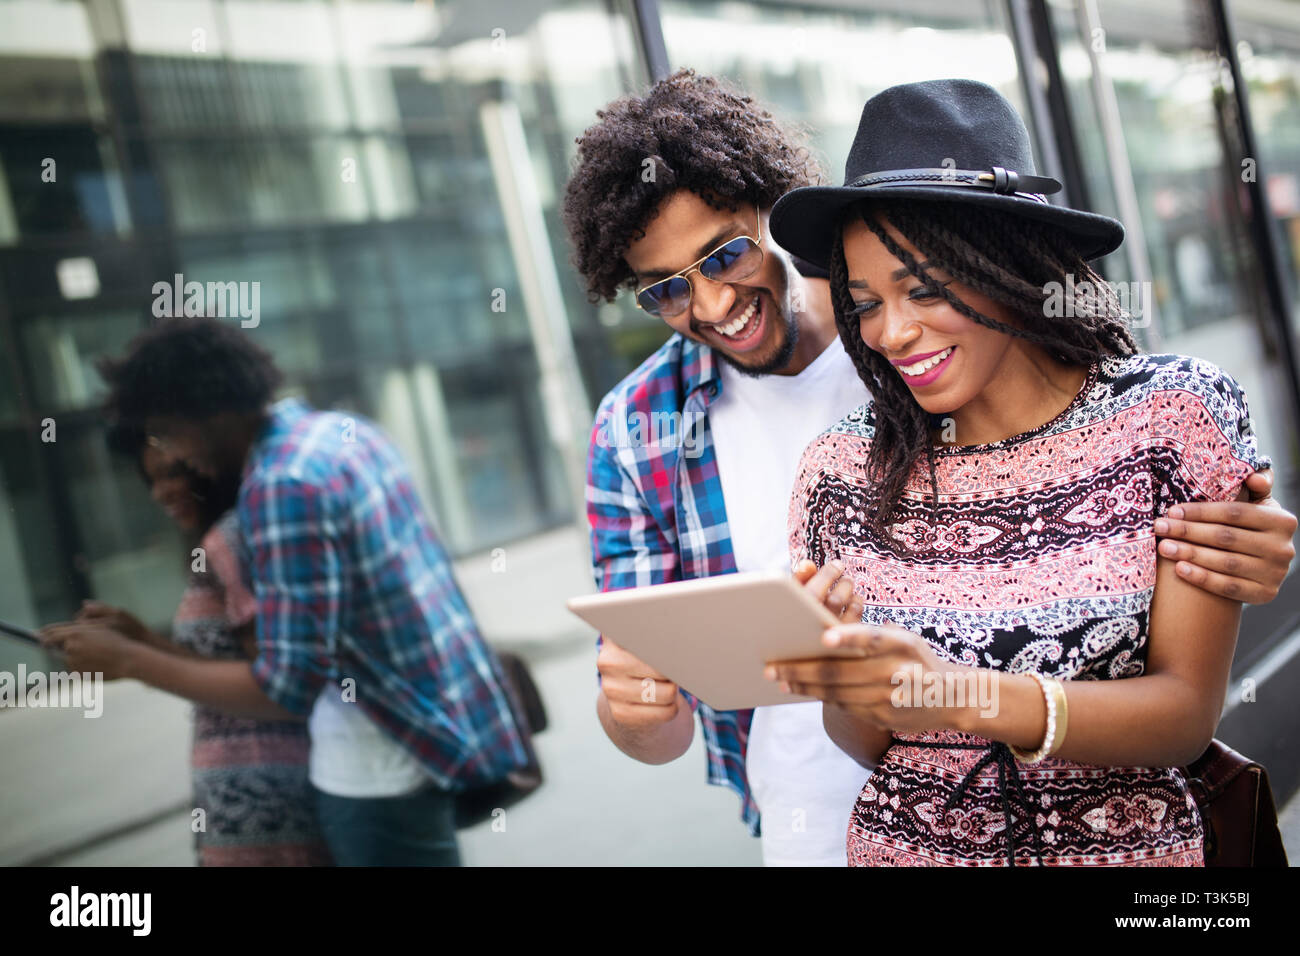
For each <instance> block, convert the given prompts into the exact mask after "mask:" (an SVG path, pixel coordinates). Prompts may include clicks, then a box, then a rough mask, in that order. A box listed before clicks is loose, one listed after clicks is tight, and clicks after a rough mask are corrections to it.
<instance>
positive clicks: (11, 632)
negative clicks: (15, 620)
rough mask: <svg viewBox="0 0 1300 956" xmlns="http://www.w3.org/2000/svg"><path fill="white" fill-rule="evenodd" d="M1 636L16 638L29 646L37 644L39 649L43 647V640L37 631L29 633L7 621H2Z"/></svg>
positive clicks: (0, 623) (0, 626)
mask: <svg viewBox="0 0 1300 956" xmlns="http://www.w3.org/2000/svg"><path fill="white" fill-rule="evenodd" d="M0 634H5V635H7V636H9V637H16V638H18V640H20V641H26V642H27V643H28V644H35V645H36V646H37V647H40V646H42V645H41V639H40V637H38V636H37V634H36V632H35V631H29V630H28V629H27V628H25V627H19V626H18V625H17V624H10V623H8V622H7V621H0Z"/></svg>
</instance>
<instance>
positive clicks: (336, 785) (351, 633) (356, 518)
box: [53, 319, 528, 865]
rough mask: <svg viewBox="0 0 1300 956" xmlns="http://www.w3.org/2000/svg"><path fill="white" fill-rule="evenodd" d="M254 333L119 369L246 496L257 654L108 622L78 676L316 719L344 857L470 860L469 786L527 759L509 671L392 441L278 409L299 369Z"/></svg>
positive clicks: (135, 407)
mask: <svg viewBox="0 0 1300 956" xmlns="http://www.w3.org/2000/svg"><path fill="white" fill-rule="evenodd" d="M249 335H250V333H247V332H243V331H241V330H240V329H238V328H236V327H234V326H233V325H227V324H224V323H221V322H218V321H216V320H213V319H179V320H174V321H169V322H165V323H163V324H161V325H158V326H155V327H154V328H152V329H150V330H149V331H148V332H145V333H144V334H143V335H141V336H140V337H139V338H138V339H137V340H136V342H135V343H134V344H133V345H132V347H131V350H130V353H129V354H128V355H127V356H126V358H125V359H123V360H122V361H121V362H120V363H118V364H117V365H116V371H115V376H114V403H113V404H114V408H115V411H116V412H117V413H118V414H119V415H120V416H121V417H123V418H125V419H127V420H129V421H131V422H134V423H138V424H139V425H140V426H142V427H143V428H144V429H145V430H146V431H147V432H148V433H149V434H150V435H152V436H155V438H157V439H158V440H159V441H160V442H161V443H162V445H163V446H164V447H165V448H166V450H167V452H168V454H169V455H171V456H174V457H175V458H176V459H178V460H180V461H183V462H184V463H186V464H187V465H188V466H189V467H191V468H193V469H194V470H195V471H197V472H198V473H199V474H202V475H205V476H207V477H209V478H211V479H213V480H215V481H219V482H223V481H229V480H231V479H232V478H233V479H234V480H235V481H236V482H238V483H239V496H238V502H237V506H236V507H237V511H238V517H239V538H240V545H241V548H242V551H243V557H244V561H243V565H244V567H245V568H246V569H247V571H246V573H247V574H248V576H249V578H250V579H251V580H250V582H249V583H250V590H251V591H252V594H253V596H254V599H255V601H256V623H257V655H256V657H255V659H254V660H253V661H251V662H249V661H243V660H203V659H198V658H183V657H178V656H177V655H171V654H165V653H162V652H160V651H158V650H156V649H154V648H152V647H149V646H147V645H145V644H141V643H138V642H135V641H131V640H129V639H125V638H121V637H118V636H116V635H115V634H114V633H113V632H111V631H106V630H104V629H97V628H95V627H93V626H92V625H68V626H67V628H63V629H60V630H59V631H58V632H57V633H56V634H55V635H54V641H53V642H55V643H58V644H60V645H61V646H62V647H63V649H64V651H65V653H66V654H67V655H68V661H69V667H71V668H73V669H76V670H90V671H103V672H105V676H106V677H109V678H112V677H126V676H129V677H134V678H136V679H138V680H143V681H145V682H146V683H149V684H152V685H153V686H155V687H159V688H161V689H163V690H167V691H170V692H171V693H174V694H178V695H180V696H182V697H186V698H189V699H190V700H193V701H196V702H198V703H200V704H205V705H207V706H210V707H214V708H218V709H221V710H224V711H226V712H229V713H233V714H237V715H246V716H254V717H267V718H278V719H285V718H298V719H301V718H307V719H308V731H309V734H310V737H311V753H310V779H311V783H312V784H313V787H314V788H315V790H316V799H317V808H318V812H319V817H320V822H321V828H322V830H323V831H324V834H325V837H326V840H327V842H328V843H329V848H330V852H331V853H332V855H333V856H334V859H335V860H336V861H337V862H338V863H340V864H342V865H349V864H362V865H364V864H373V865H448V864H451V865H454V864H456V863H458V862H459V851H458V849H457V845H456V834H455V826H454V803H453V800H454V793H455V792H456V791H459V790H463V789H466V788H470V787H476V786H480V785H486V784H489V783H495V782H497V781H499V780H501V779H503V778H504V777H505V776H506V775H507V774H508V773H510V772H511V771H513V770H516V769H520V768H523V767H524V766H526V764H527V760H528V757H527V754H526V752H525V749H524V745H523V743H522V741H521V739H520V736H519V730H518V728H517V727H516V725H515V723H514V719H513V717H512V716H511V711H510V709H509V705H508V703H507V698H506V694H505V692H504V691H503V689H502V686H501V685H502V674H501V670H500V665H499V664H498V662H497V660H496V658H495V657H494V655H493V654H492V652H491V651H490V650H489V649H488V647H487V645H486V644H485V643H484V642H483V640H482V638H481V637H480V635H479V633H478V631H477V629H476V628H475V626H474V622H473V618H472V617H471V616H470V612H469V609H468V607H467V606H466V604H465V601H464V599H463V598H462V596H461V594H460V591H459V589H458V588H457V586H456V583H455V581H454V580H453V578H452V574H451V568H450V564H449V562H448V560H447V556H446V554H445V553H444V551H443V549H442V546H441V545H440V544H439V542H438V539H437V537H436V536H435V534H434V532H433V529H432V528H431V526H430V524H429V522H428V520H427V518H426V517H425V514H424V511H423V509H422V507H421V505H420V503H419V500H418V498H417V497H416V494H415V491H414V487H413V484H412V481H411V478H410V476H409V474H408V472H407V469H406V466H405V464H404V462H403V461H402V459H401V456H400V455H399V453H398V452H397V450H396V449H395V448H394V447H393V445H392V444H391V442H389V440H388V439H387V438H386V437H385V436H384V435H383V434H381V433H380V431H379V430H378V429H377V428H376V427H375V426H374V425H372V424H371V423H370V422H368V421H366V420H365V419H363V418H361V417H359V416H350V417H345V416H343V415H340V414H337V413H334V412H317V411H313V410H311V409H310V408H308V407H307V406H306V405H304V404H303V403H302V402H299V401H297V400H292V399H286V400H284V401H281V402H277V403H274V404H272V403H271V396H272V392H273V390H274V388H275V387H276V385H277V384H278V382H279V379H280V375H279V372H278V371H277V370H276V368H275V366H274V365H273V364H272V361H271V358H270V356H269V355H268V354H267V353H266V352H264V351H263V350H262V349H260V348H258V347H257V346H256V345H254V344H253V342H252V341H251V339H250V337H249Z"/></svg>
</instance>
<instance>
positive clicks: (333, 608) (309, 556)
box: [240, 477, 344, 716]
mask: <svg viewBox="0 0 1300 956" xmlns="http://www.w3.org/2000/svg"><path fill="white" fill-rule="evenodd" d="M240 508H241V514H240V519H241V522H242V524H243V526H244V528H246V529H248V532H247V548H248V560H249V570H250V576H251V578H252V580H253V582H254V592H253V594H254V598H255V599H256V601H257V628H258V638H259V639H258V656H257V659H256V660H255V661H254V662H253V677H254V678H255V679H256V680H257V682H258V684H259V685H261V688H262V690H263V691H264V692H265V693H266V695H267V696H268V697H270V698H271V699H272V700H274V701H275V702H276V703H277V704H279V705H280V706H282V707H284V708H285V709H286V710H288V711H291V712H292V713H295V714H301V715H304V716H305V715H306V714H308V713H310V711H311V708H312V705H313V704H314V703H315V700H316V696H317V694H318V693H319V692H320V689H321V687H322V686H323V685H324V684H325V682H326V681H327V680H328V679H329V678H330V674H331V667H332V664H331V662H332V661H333V660H334V642H335V639H336V635H337V633H338V628H339V617H340V607H341V603H342V593H343V584H344V570H343V562H342V558H341V555H340V552H339V548H338V544H337V542H338V535H337V530H336V527H335V522H334V521H333V519H332V517H331V514H330V511H331V505H330V503H329V500H328V494H327V492H326V491H325V490H324V489H322V488H319V487H316V486H314V485H312V484H309V483H307V482H304V481H299V480H296V479H293V478H287V477H270V478H267V479H265V480H264V481H260V482H259V483H258V484H257V485H256V486H255V487H253V488H252V489H251V490H250V491H249V492H248V494H247V495H246V496H245V498H244V501H243V502H242V504H241V506H240Z"/></svg>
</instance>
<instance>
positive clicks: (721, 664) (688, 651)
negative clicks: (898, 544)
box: [568, 572, 861, 710]
mask: <svg viewBox="0 0 1300 956" xmlns="http://www.w3.org/2000/svg"><path fill="white" fill-rule="evenodd" d="M568 608H569V610H571V611H572V612H573V613H574V614H577V615H578V616H579V617H581V618H582V619H583V620H584V621H586V622H587V623H589V624H590V625H592V626H593V627H595V628H596V629H597V630H599V631H600V632H601V634H603V635H604V636H605V637H606V638H607V639H609V640H611V641H613V642H614V643H615V644H618V645H619V646H620V647H623V648H626V649H627V650H628V651H630V652H631V653H632V654H635V655H636V656H637V657H639V658H640V659H641V660H643V661H645V662H646V663H647V664H649V665H650V666H651V667H653V668H655V670H657V671H659V672H660V673H662V674H663V675H664V676H666V677H667V678H668V679H669V680H671V681H672V682H673V683H675V684H677V685H678V686H679V687H681V688H683V689H684V690H687V691H689V692H690V693H691V694H694V695H695V696H696V697H698V698H699V699H700V700H702V701H703V702H704V703H706V704H708V705H709V706H710V707H712V708H713V709H714V710H740V709H744V708H748V707H758V706H764V705H768V704H791V703H797V702H799V701H805V700H810V699H811V698H808V697H802V696H797V695H794V694H786V693H783V692H782V691H781V690H780V688H779V686H778V685H777V683H776V682H775V681H770V680H768V679H767V678H766V677H764V676H763V668H764V667H765V666H766V664H767V663H768V662H769V661H777V660H797V659H801V658H815V657H855V656H860V655H861V652H860V651H858V650H856V649H835V648H828V647H826V646H824V645H823V644H822V640H821V637H822V633H823V632H824V631H825V630H826V628H828V627H833V626H834V625H836V624H838V623H839V621H837V620H836V619H835V616H834V615H833V614H831V612H830V611H829V610H828V609H827V608H826V607H825V606H823V605H821V604H819V603H817V601H816V600H815V599H814V598H813V597H812V596H811V595H809V594H808V593H806V592H805V591H804V589H803V587H802V586H800V585H799V584H797V583H796V582H795V580H794V579H793V578H791V577H788V576H786V575H780V574H769V573H762V572H753V573H745V574H723V575H719V576H717V577H712V578H698V579H696V580H692V581H674V582H672V583H670V584H655V585H651V586H649V587H643V588H631V589H628V590H625V591H608V592H606V593H604V594H594V595H589V596H584V597H577V598H573V599H571V600H570V601H569V602H568Z"/></svg>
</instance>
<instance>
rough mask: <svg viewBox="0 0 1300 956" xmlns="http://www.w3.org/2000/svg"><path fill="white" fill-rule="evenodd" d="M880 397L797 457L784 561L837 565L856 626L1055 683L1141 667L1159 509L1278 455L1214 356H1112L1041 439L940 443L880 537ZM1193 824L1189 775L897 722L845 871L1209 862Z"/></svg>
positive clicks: (1230, 485)
mask: <svg viewBox="0 0 1300 956" xmlns="http://www.w3.org/2000/svg"><path fill="white" fill-rule="evenodd" d="M874 434H875V426H874V413H873V410H872V407H871V406H870V404H868V405H863V406H862V407H860V408H858V409H857V410H856V411H854V412H852V413H850V414H849V415H848V416H846V417H845V418H844V419H843V420H842V421H840V422H839V423H838V424H837V425H835V426H833V427H832V428H830V429H829V430H827V431H826V432H824V433H823V434H822V435H821V436H819V437H818V438H817V439H816V440H815V441H814V442H813V443H812V444H811V445H809V446H808V448H807V450H806V451H805V452H804V456H803V460H802V462H801V464H800V467H799V473H798V478H797V480H796V484H795V489H794V493H793V497H792V499H791V503H790V549H791V561H792V562H794V561H798V560H800V559H802V558H804V557H807V558H811V559H812V560H813V561H815V562H817V564H818V566H821V565H822V564H824V563H825V562H826V561H827V560H828V559H831V558H837V557H838V558H839V559H840V560H841V562H842V563H843V564H844V566H845V569H846V573H847V574H849V575H850V576H851V577H852V578H853V579H854V582H855V587H856V590H857V592H858V593H859V594H860V595H862V597H863V599H864V600H865V602H866V610H865V612H864V614H863V620H865V621H867V622H868V623H877V624H878V623H885V622H893V623H895V624H897V625H899V626H901V627H903V628H906V629H907V630H909V631H912V632H914V633H916V634H920V635H921V636H923V637H924V638H925V639H926V640H927V641H928V642H929V643H930V645H931V646H932V647H933V649H934V651H935V653H936V654H937V655H938V656H940V657H941V658H944V659H947V660H951V661H954V662H956V663H959V664H964V665H969V666H972V667H981V668H990V669H993V670H999V671H1006V672H1009V673H1020V672H1029V671H1034V672H1037V673H1040V674H1043V675H1045V676H1050V677H1056V678H1059V679H1061V680H1122V679H1124V678H1129V677H1136V676H1139V675H1141V674H1142V673H1143V670H1144V667H1145V664H1146V652H1147V629H1148V613H1149V610H1150V606H1151V597H1152V593H1153V592H1154V590H1155V580H1156V557H1157V555H1156V540H1155V538H1154V530H1153V522H1154V519H1155V518H1156V517H1157V516H1158V515H1161V514H1163V513H1164V512H1165V511H1166V510H1167V509H1168V508H1169V507H1170V506H1172V505H1174V504H1176V503H1178V502H1185V501H1193V500H1209V501H1227V500H1231V499H1233V498H1235V497H1236V495H1237V492H1238V490H1239V488H1240V486H1241V484H1242V482H1243V481H1244V480H1245V478H1246V477H1247V476H1248V475H1249V474H1250V473H1251V472H1252V471H1254V470H1256V469H1258V468H1261V467H1267V459H1263V458H1261V456H1260V455H1259V452H1258V448H1257V445H1256V441H1255V437H1254V434H1253V430H1252V428H1251V422H1250V416H1249V412H1248V410H1247V406H1246V400H1245V397H1244V395H1243V394H1242V391H1241V389H1240V388H1239V386H1238V385H1237V383H1236V382H1234V381H1233V380H1232V379H1231V378H1230V377H1229V376H1227V375H1226V374H1225V373H1223V372H1222V371H1220V370H1219V369H1218V368H1216V367H1215V366H1213V365H1211V364H1210V363H1208V362H1203V361H1200V360H1198V359H1191V358H1184V357H1182V356H1177V355H1140V356H1132V357H1127V358H1108V359H1105V360H1102V361H1100V362H1098V363H1096V364H1094V365H1093V366H1092V367H1090V368H1089V369H1088V372H1087V377H1086V380H1085V382H1084V384H1083V387H1082V388H1081V389H1080V391H1079V393H1078V395H1077V396H1076V397H1075V398H1074V400H1073V401H1072V402H1071V403H1070V405H1069V406H1068V407H1067V408H1066V409H1065V410H1064V411H1063V412H1062V413H1061V414H1060V415H1058V416H1057V417H1056V418H1055V419H1053V420H1052V421H1050V422H1048V423H1046V424H1044V425H1042V426H1040V427H1039V428H1035V429H1033V430H1031V431H1028V432H1025V433H1023V434H1021V435H1017V436H1015V437H1013V438H1009V439H1006V440H1003V441H999V442H994V443H991V444H985V445H967V446H947V447H944V448H937V449H936V459H937V477H938V484H939V501H938V505H937V508H936V507H935V505H934V503H933V501H932V500H931V496H930V482H929V473H928V467H927V466H918V468H917V469H916V470H915V471H914V472H913V475H912V477H911V480H910V481H909V482H908V486H907V490H906V492H905V494H904V497H903V499H902V501H901V503H900V506H899V508H898V510H897V511H896V513H895V516H894V519H893V520H892V521H891V523H890V526H889V529H888V534H887V535H883V534H880V533H878V532H876V531H875V530H874V529H873V527H872V524H871V523H870V521H869V520H868V517H869V516H870V515H871V513H872V511H873V509H874V508H875V507H876V502H875V500H874V498H873V484H872V482H871V481H869V480H868V478H867V473H866V461H867V452H868V449H869V447H870V444H871V441H872V438H873V436H874ZM1202 836H1203V833H1202V827H1201V819H1200V815H1199V812H1198V810H1197V807H1196V804H1195V802H1194V801H1193V800H1192V798H1191V796H1190V794H1189V793H1188V789H1187V784H1186V781H1185V780H1184V778H1183V776H1182V774H1181V773H1180V772H1179V771H1178V770H1177V769H1172V768H1158V767H1101V766H1090V765H1086V764H1079V763H1072V762H1069V761H1066V760H1059V759H1055V758H1047V759H1045V760H1043V761H1042V762H1040V763H1038V764H1033V765H1024V764H1019V763H1018V762H1017V761H1016V760H1015V759H1014V757H1012V755H1011V753H1010V751H1009V749H1008V748H1007V747H1006V746H1005V744H1002V743H997V742H993V741H990V740H988V739H986V738H982V737H978V736H974V735H971V734H963V733H958V732H955V731H935V732H924V733H911V734H895V735H894V742H893V743H892V744H891V745H890V747H889V748H888V749H887V750H886V752H885V754H884V756H883V758H882V760H881V762H880V764H879V766H878V767H877V768H876V770H875V772H874V773H872V774H871V776H870V779H869V780H868V781H867V783H866V785H865V786H864V787H863V789H862V793H861V794H860V796H859V798H858V802H857V805H856V807H855V808H854V811H853V814H852V817H851V819H850V821H849V827H848V853H849V861H850V865H860V866H1004V865H1016V866H1030V865H1034V864H1038V865H1052V866H1078V865H1098V864H1100V865H1127V866H1201V865H1203V854H1202Z"/></svg>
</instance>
